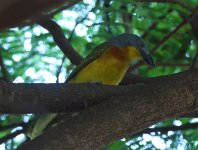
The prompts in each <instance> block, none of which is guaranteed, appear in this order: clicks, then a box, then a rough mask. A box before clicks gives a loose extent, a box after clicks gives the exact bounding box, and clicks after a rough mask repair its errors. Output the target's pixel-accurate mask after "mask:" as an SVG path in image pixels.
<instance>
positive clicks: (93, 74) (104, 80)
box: [33, 33, 155, 137]
mask: <svg viewBox="0 0 198 150" xmlns="http://www.w3.org/2000/svg"><path fill="white" fill-rule="evenodd" d="M139 60H144V61H145V62H146V63H147V64H149V65H151V66H155V63H154V61H153V58H152V57H151V55H150V54H149V51H148V48H147V46H146V44H145V42H144V40H143V39H142V38H141V37H140V36H138V35H135V34H129V33H123V34H119V35H117V36H114V37H112V38H110V39H109V40H107V41H106V42H103V43H102V44H100V45H98V46H97V47H96V48H95V49H94V50H93V52H92V53H91V54H89V55H88V56H87V57H86V58H85V59H84V60H83V61H82V62H81V63H80V65H79V66H77V67H76V68H75V69H74V70H73V71H72V72H71V74H70V75H69V76H68V78H67V80H66V81H65V82H66V83H100V84H104V85H118V84H119V83H120V82H121V80H122V79H123V77H124V75H125V74H126V72H127V70H128V68H129V66H130V64H131V63H133V62H137V61H139ZM56 116H57V114H56V113H53V114H50V115H47V117H46V116H45V117H43V118H42V119H39V121H37V123H36V125H35V127H34V130H33V137H36V136H38V135H39V134H40V133H41V132H42V130H43V129H44V128H45V127H46V126H47V124H48V123H49V122H50V121H51V120H52V119H53V118H54V117H56ZM44 118H45V119H44Z"/></svg>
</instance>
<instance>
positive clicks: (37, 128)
mask: <svg viewBox="0 0 198 150" xmlns="http://www.w3.org/2000/svg"><path fill="white" fill-rule="evenodd" d="M57 115H58V114H57V113H50V114H46V115H44V116H42V117H40V118H39V119H38V120H37V121H36V123H35V125H34V126H33V127H32V128H30V129H28V132H27V135H28V136H29V137H30V138H31V139H34V138H35V137H37V136H39V135H40V134H42V133H43V130H44V129H45V128H46V127H47V125H48V124H49V123H50V122H51V121H52V120H53V119H54V118H55V117H56V116H57Z"/></svg>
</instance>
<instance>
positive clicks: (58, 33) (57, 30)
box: [38, 19, 82, 65]
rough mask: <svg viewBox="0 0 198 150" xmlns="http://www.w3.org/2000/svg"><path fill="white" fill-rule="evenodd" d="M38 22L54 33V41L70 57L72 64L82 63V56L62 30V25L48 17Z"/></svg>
mask: <svg viewBox="0 0 198 150" xmlns="http://www.w3.org/2000/svg"><path fill="white" fill-rule="evenodd" d="M38 24H39V25H40V26H42V27H43V28H45V29H47V30H48V31H49V32H50V33H51V34H52V36H53V39H54V41H55V42H56V44H57V45H58V46H59V48H60V49H61V50H62V52H63V53H64V54H65V56H66V57H68V58H69V60H70V61H71V62H72V64H74V65H79V64H80V62H81V61H82V57H81V56H80V55H79V54H78V53H77V52H76V51H75V50H74V48H73V47H72V46H71V45H70V43H69V41H68V40H67V38H66V37H65V35H64V33H63V31H62V30H61V27H60V26H59V25H58V24H57V23H56V22H55V21H53V20H50V19H48V20H43V21H40V22H38Z"/></svg>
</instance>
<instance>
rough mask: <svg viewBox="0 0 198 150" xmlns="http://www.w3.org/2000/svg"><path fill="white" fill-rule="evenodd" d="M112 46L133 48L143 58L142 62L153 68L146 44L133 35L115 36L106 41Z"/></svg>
mask: <svg viewBox="0 0 198 150" xmlns="http://www.w3.org/2000/svg"><path fill="white" fill-rule="evenodd" d="M108 42H109V43H110V44H112V45H113V46H116V47H119V48H124V47H128V46H132V47H135V48H136V49H137V50H138V51H139V52H140V53H141V55H142V56H143V58H144V60H145V61H146V62H147V63H148V64H149V65H152V66H154V65H155V64H154V62H153V59H152V57H151V56H150V55H149V51H148V48H147V46H146V44H145V43H144V40H143V39H142V38H141V37H139V36H138V35H135V34H128V33H123V34H120V35H117V36H114V37H112V38H111V39H109V41H108Z"/></svg>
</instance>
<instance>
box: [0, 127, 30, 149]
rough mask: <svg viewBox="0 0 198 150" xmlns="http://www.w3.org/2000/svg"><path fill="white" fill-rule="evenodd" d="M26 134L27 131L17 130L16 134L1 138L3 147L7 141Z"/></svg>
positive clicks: (0, 141) (0, 142)
mask: <svg viewBox="0 0 198 150" xmlns="http://www.w3.org/2000/svg"><path fill="white" fill-rule="evenodd" d="M25 132H26V130H25V129H22V130H17V131H16V132H13V133H11V134H8V135H6V136H4V137H2V138H0V145H1V144H2V143H4V142H6V141H7V140H9V139H13V138H15V137H16V136H17V135H19V134H22V133H25Z"/></svg>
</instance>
